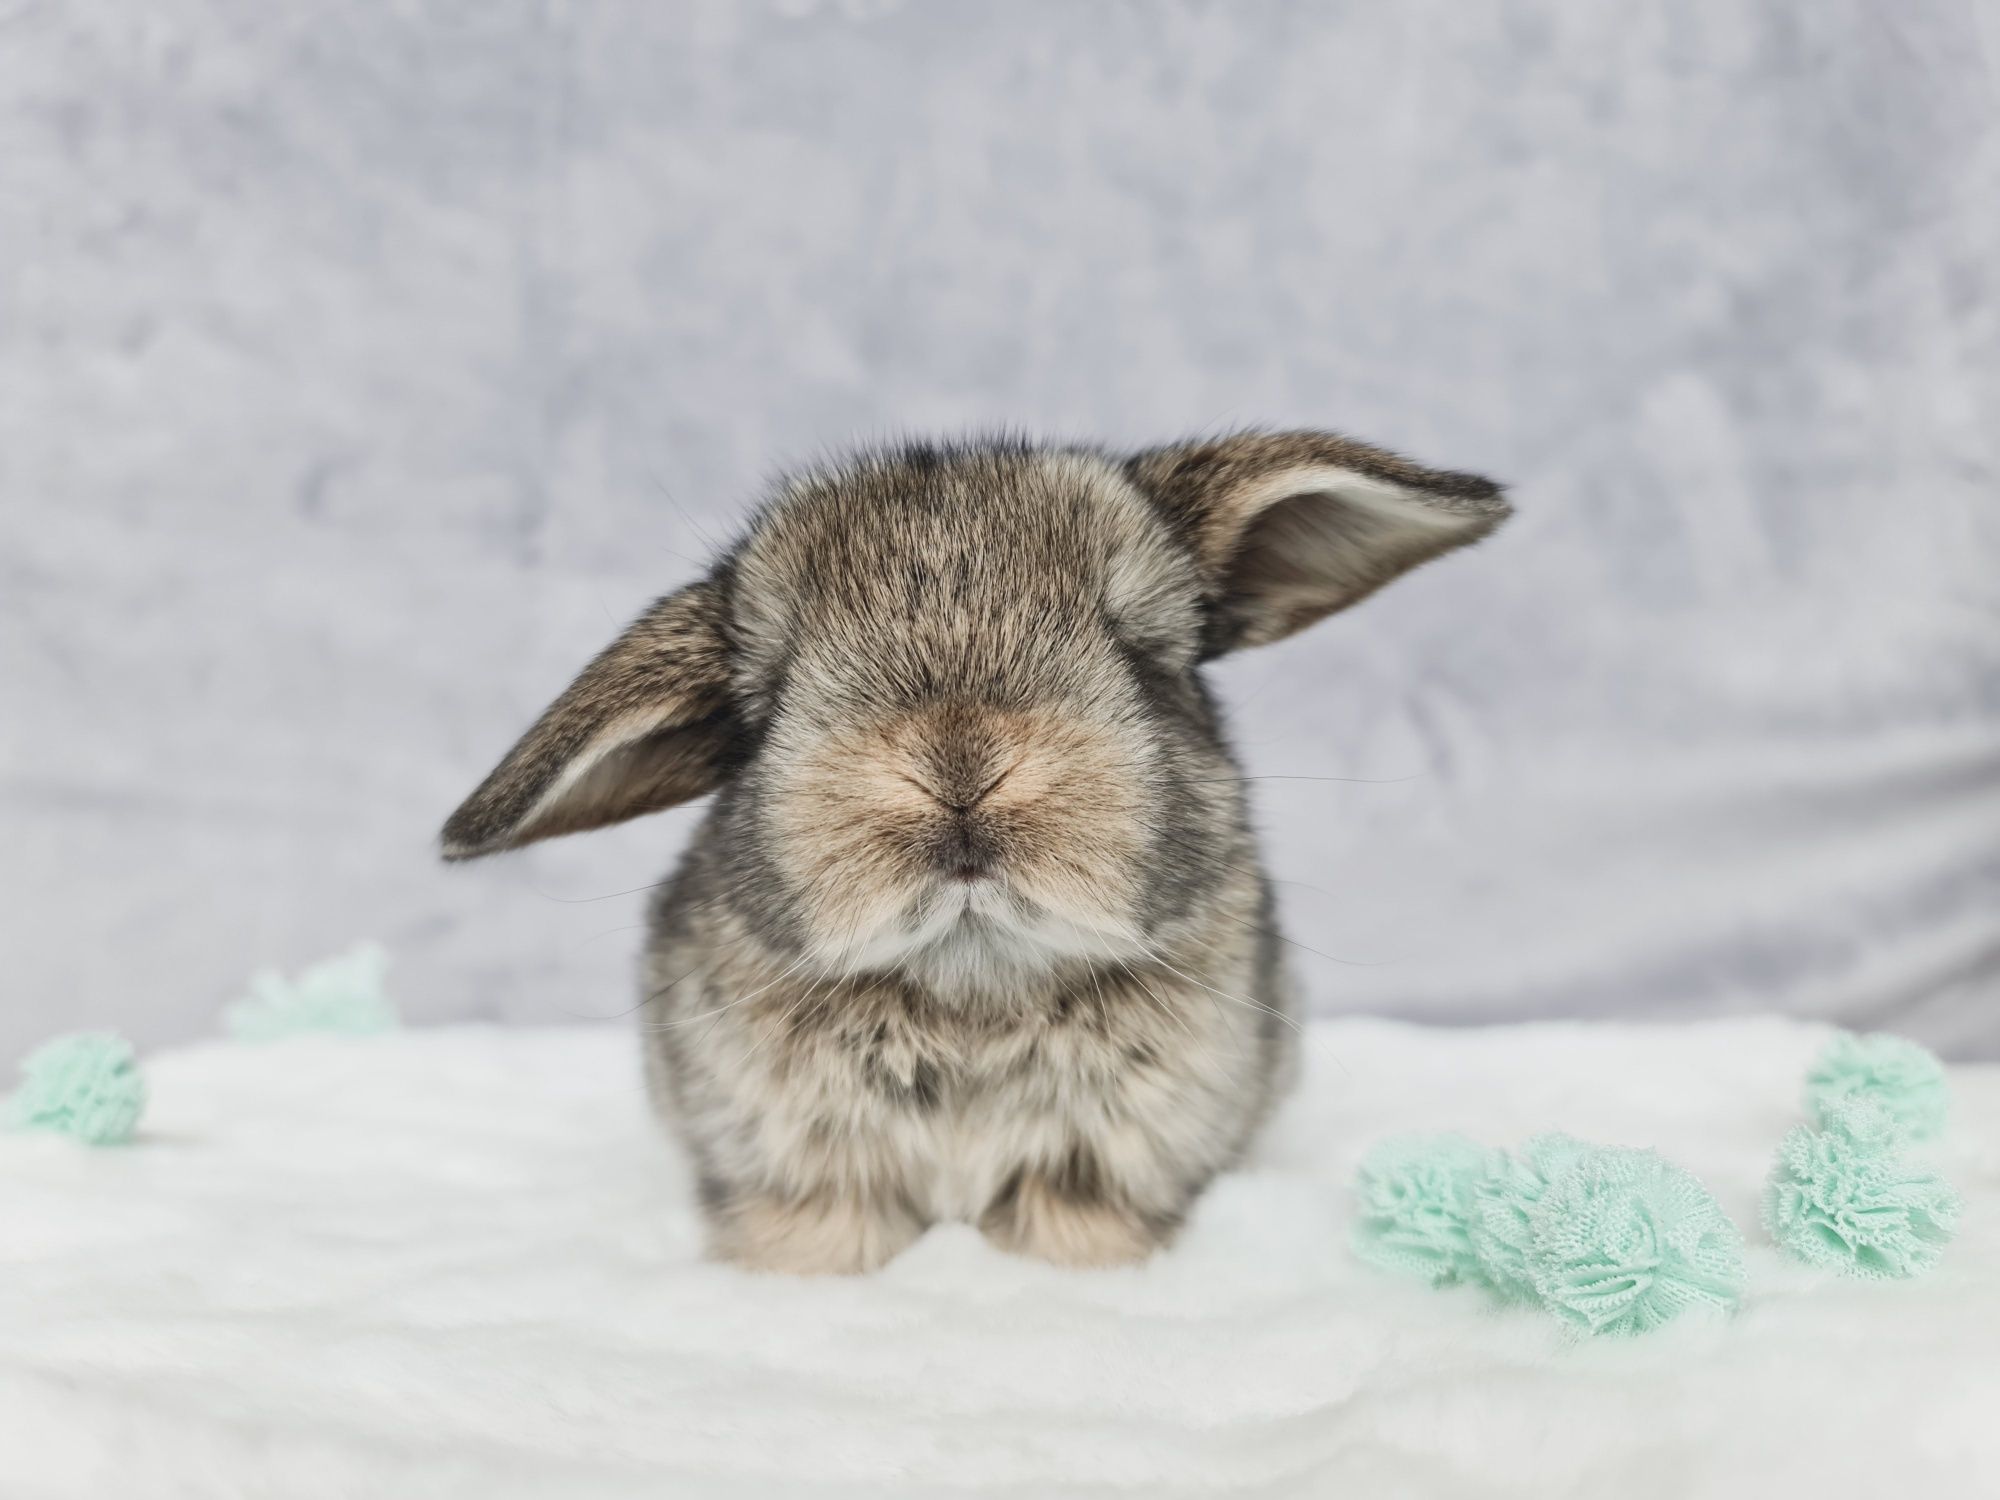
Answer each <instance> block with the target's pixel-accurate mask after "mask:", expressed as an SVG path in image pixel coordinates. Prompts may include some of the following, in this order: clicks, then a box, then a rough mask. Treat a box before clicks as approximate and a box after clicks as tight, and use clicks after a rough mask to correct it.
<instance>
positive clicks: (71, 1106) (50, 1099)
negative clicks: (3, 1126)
mask: <svg viewBox="0 0 2000 1500" xmlns="http://www.w3.org/2000/svg"><path fill="white" fill-rule="evenodd" d="M145 1109H146V1080H145V1077H144V1076H143V1075H142V1074H141V1073H140V1072H139V1064H138V1060H137V1059H136V1058H135V1057H134V1056H133V1053H132V1044H131V1043H130V1042H128V1041H126V1040H125V1039H124V1038H123V1037H121V1036H113V1035H111V1034H109V1033H102V1034H100V1033H94V1032H77V1033H74V1034H72V1035H70V1036H59V1037H57V1038H55V1039H54V1040H53V1041H49V1042H44V1043H43V1044H42V1045H41V1046H40V1047H37V1048H36V1049H35V1050H34V1051H33V1052H31V1053H29V1054H28V1057H27V1059H26V1060H25V1061H24V1062H23V1063H22V1064H21V1086H20V1088H18V1089H17V1090H15V1092H14V1097H13V1099H12V1100H11V1101H10V1102H9V1104H8V1123H10V1124H11V1125H12V1126H13V1127H14V1128H15V1129H16V1130H46V1131H52V1132H55V1133H57V1134H60V1135H67V1136H74V1137H75V1138H76V1139H77V1140H80V1141H84V1142H86V1143H88V1144H90V1145H92V1146H115V1145H119V1144H122V1143H123V1142H125V1141H129V1140H131V1139H132V1132H133V1131H134V1130H135V1129H137V1128H138V1124H139V1116H140V1115H141V1114H143V1113H144V1112H145Z"/></svg>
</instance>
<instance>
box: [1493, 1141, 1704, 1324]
mask: <svg viewBox="0 0 2000 1500" xmlns="http://www.w3.org/2000/svg"><path fill="white" fill-rule="evenodd" d="M1528 1228H1529V1243H1528V1247H1527V1252H1526V1256H1525V1260H1526V1264H1527V1270H1528V1274H1529V1277H1530V1279H1531V1280H1532V1281H1533V1283H1534V1286H1535V1291H1536V1292H1537V1293H1538V1294H1539V1295H1540V1297H1541V1299H1542V1302H1543V1304H1544V1305H1545V1306H1546V1307H1547V1308H1548V1309H1549V1311H1550V1312H1552V1313H1554V1314H1555V1315H1556V1316H1557V1317H1558V1318H1560V1319H1562V1320H1563V1321H1564V1322H1566V1323H1568V1324H1570V1325H1571V1326H1572V1327H1574V1328H1578V1329H1581V1330H1582V1331H1584V1332H1587V1333H1615V1334H1634V1333H1645V1332H1647V1331H1648V1330H1650V1329H1654V1328H1658V1327H1659V1326H1661V1325H1662V1324H1664V1323H1669V1322H1672V1321H1673V1320H1674V1319H1675V1318H1677V1317H1679V1316H1680V1315H1681V1314H1682V1313H1684V1312H1686V1311H1688V1310H1689V1309H1690V1308H1713V1309H1715V1310H1717V1311H1720V1312H1730V1311H1733V1310H1734V1309H1735V1307H1736V1303H1737V1301H1738V1299H1739V1298H1740V1297H1741V1295H1742V1289H1743V1237H1742V1236H1741V1235H1740V1234H1739V1233H1737V1230H1736V1226H1735V1225H1734V1224H1732V1223H1730V1221H1729V1216H1728V1215H1727V1214H1725V1213H1724V1212H1723V1211H1722V1206H1721V1205H1720V1204H1718V1203H1717V1202H1716V1201H1715V1199H1714V1197H1713V1196H1712V1195H1711V1194H1710V1193H1709V1191H1708V1189H1707V1188H1705V1187H1703V1186H1702V1185H1701V1183H1700V1182H1699V1181H1697V1180H1696V1179H1695V1178H1694V1177H1693V1176H1692V1175H1691V1174H1689V1173H1688V1172H1685V1171H1683V1170H1682V1169H1681V1168H1679V1167H1676V1166H1674V1165H1673V1164H1672V1163H1671V1162H1668V1161H1665V1160H1663V1159H1661V1158H1660V1157H1659V1156H1658V1155H1657V1154H1655V1153H1654V1152H1651V1151H1634V1150H1627V1149H1624V1148H1620V1147H1597V1148H1589V1149H1586V1150H1585V1152H1584V1153H1583V1154H1582V1155H1581V1156H1580V1157H1579V1158H1578V1159H1577V1160H1576V1161H1574V1162H1572V1163H1571V1164H1570V1165H1569V1166H1568V1167H1567V1168H1566V1169H1565V1170H1564V1171H1562V1172H1561V1173H1560V1175H1558V1176H1557V1177H1556V1179H1555V1180H1554V1181H1553V1182H1551V1183H1550V1184H1549V1185H1548V1188H1547V1190H1546V1191H1545V1192H1543V1194H1542V1195H1541V1197H1540V1199H1539V1200H1537V1202H1536V1203H1535V1205H1534V1207H1533V1208H1531V1209H1530V1210H1529V1211H1528Z"/></svg>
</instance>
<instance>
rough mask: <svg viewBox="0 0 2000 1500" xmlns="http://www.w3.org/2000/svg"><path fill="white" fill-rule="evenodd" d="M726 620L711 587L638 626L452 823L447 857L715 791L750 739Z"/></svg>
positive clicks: (594, 824) (690, 592)
mask: <svg viewBox="0 0 2000 1500" xmlns="http://www.w3.org/2000/svg"><path fill="white" fill-rule="evenodd" d="M721 612H722V601H721V598H720V594H719V591H718V590H717V589H716V587H715V585H714V584H713V583H710V582H702V583H696V584H691V585H690V586H688V587H687V588H684V589H682V590H680V592H678V593H675V594H669V595H668V596H667V597H666V598H664V599H662V600H660V601H659V602H658V603H656V604H655V605H653V607H652V608H651V609H649V610H647V611H646V612H645V613H644V614H643V615H641V616H640V617H639V618H638V619H637V620H635V621H633V623H632V624H631V625H630V626H629V627H627V628H626V630H625V632H624V634H622V635H620V636H619V637H618V639H617V640H615V641H613V642H612V643H611V644H610V645H609V646H607V647H606V648H605V649H604V650H603V652H601V653H600V654H599V655H598V657H597V659H596V660H595V661H593V662H592V663H591V664H590V665H589V666H587V667H585V668H584V669H583V671H582V673H581V674H580V675H579V676H578V677H577V679H576V681H575V682H572V683H571V684H570V685H569V686H568V687H567V688H566V689H564V691H563V694H562V696H561V697H559V698H557V699H556V701H555V702H553V703H551V704H550V705H549V706H548V708H547V710H546V711H544V712H543V714H542V716H541V717H540V718H539V719H537V720H536V721H535V724H534V727H533V728H531V729H530V730H529V731H528V732H527V733H526V734H524V735H523V736H521V742H520V743H519V744H518V745H516V746H515V747H514V748H513V749H512V750H509V751H508V752H507V755H506V758H505V759H504V760H502V761H501V762H500V764H499V765H497V766H495V767H494V768H493V772H492V774H491V775H489V776H488V777H487V778H486V779H485V780H484V781H482V782H481V783H480V784H479V789H478V790H477V791H475V792H474V793H473V794H472V795H471V796H470V797H468V798H466V799H465V803H464V805H463V806H462V807H460V808H459V810H458V811H457V812H455V813H453V814H452V815H451V817H450V819H449V820H448V821H447V822H446V823H445V825H444V833H443V835H442V838H441V843H442V845H443V852H444V857H445V858H446V859H472V858H475V857H477V856H479V855H482V854H493V853H497V852H498V851H500V850H502V849H514V848H518V847H519V846H520V845H522V844H531V843H533V842H534V841H535V840H537V839H545V838H552V837H554V836H555V835H557V834H562V833H579V832H581V831H583V830H584V829H586V828H601V827H603V826H604V825H606V824H608V823H620V822H623V821H624V820H625V819H627V818H636V817H638V816H640V815H641V814H642V813H650V812H658V811H660V810H661V809H662V808H668V807H672V806H674V805H675V804H677V803H681V802H686V801H687V800H689V799H690V798H692V797H699V796H700V795H701V794H702V793H704V792H708V791H712V790H714V789H715V787H716V786H717V785H718V784H719V783H720V782H721V781H722V779H723V777H724V775H725V774H726V773H727V770H728V767H729V764H730V758H731V752H732V750H733V749H734V748H735V745H736V742H737V737H738V725H737V722H736V719H735V716H734V714H733V713H732V711H731V706H730V700H729V692H728V688H729V671H728V651H727V647H726V645H725V642H724V637H723V632H722V619H721Z"/></svg>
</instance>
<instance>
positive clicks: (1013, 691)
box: [731, 449, 1199, 703]
mask: <svg viewBox="0 0 2000 1500" xmlns="http://www.w3.org/2000/svg"><path fill="white" fill-rule="evenodd" d="M735 572H736V579H735V587H734V588H733V589H732V591H731V594H732V604H733V620H734V624H735V627H736V641H737V645H738V647H739V657H738V662H737V666H736V677H737V682H738V686H739V690H740V691H741V692H743V693H744V694H745V695H746V696H751V697H754V696H756V695H757V694H758V693H760V692H762V691H764V690H766V689H767V688H768V687H769V686H770V685H771V684H773V683H775V682H780V681H788V680H790V679H792V678H795V677H797V676H799V675H801V674H803V675H807V676H812V675H815V674H818V675H822V676H825V677H827V678H829V679H833V680H838V681H840V682H842V683H844V684H847V685H849V686H852V685H853V682H854V679H855V677H856V675H857V673H859V672H862V671H866V672H868V673H870V674H871V675H872V676H873V677H874V679H875V682H874V684H873V685H874V686H875V687H876V688H877V689H878V690H879V693H880V695H881V697H882V701H885V702H887V701H894V702H898V703H910V702H917V701H924V700H928V699H933V698H936V697H939V696H943V695H951V694H963V695H969V696H977V697H983V698H986V699H989V700H1006V701H1012V702H1027V701H1033V700H1036V699H1043V700H1046V699H1049V698H1053V697H1059V696H1062V695H1065V694H1074V693H1077V692H1082V693H1085V694H1088V693H1090V692H1092V691H1093V690H1095V689H1096V688H1097V687H1098V686H1100V685H1101V684H1100V683H1098V682H1097V681H1096V680H1094V679H1093V677H1092V675H1091V671H1090V669H1091V667H1092V666H1093V665H1094V663H1093V662H1092V660H1091V658H1092V656H1093V654H1094V653H1093V652H1092V651H1090V650H1089V649H1088V648H1089V647H1090V646H1092V645H1094V644H1098V643H1099V642H1100V641H1102V642H1105V643H1110V642H1114V641H1115V640H1117V639H1119V638H1120V637H1119V636H1118V635H1117V634H1116V633H1115V632H1116V631H1119V630H1122V631H1125V632H1137V633H1142V634H1144V635H1145V637H1146V638H1147V639H1149V640H1155V641H1158V642H1160V643H1161V644H1167V645H1170V644H1171V643H1172V642H1173V640H1174V639H1175V638H1178V639H1179V640H1181V641H1183V642H1185V643H1186V647H1187V649H1188V650H1190V651H1191V650H1192V648H1193V645H1194V642H1195V636H1196V634H1197V632H1198V628H1199V625H1198V620H1197V615H1196V605H1197V597H1198V585H1197V582H1196V579H1195V576H1194V571H1193V564H1192V562H1191V560H1190V559H1189V557H1188V556H1187V554H1186V552H1185V551H1184V550H1183V549H1181V548H1179V547H1177V546H1175V545H1174V543H1173V541H1172V539H1171V538H1170V536H1169V534H1168V532H1167V528H1166V526H1165V525H1164V523H1163V522H1162V521H1161V519H1160V518H1159V515H1158V513H1157V512H1156V511H1155V510H1154V508H1153V507H1152V506H1151V505H1150V504H1149V503H1148V502H1147V501H1146V499H1145V498H1144V497H1143V496H1142V495H1140V494H1139V492H1138V491H1137V490H1135V489H1134V488H1133V487H1132V485H1131V483H1130V482H1129V481H1128V480H1127V479H1126V478H1125V477H1124V475H1123V474H1122V473H1121V471H1120V470H1119V469H1118V468H1117V467H1115V466H1114V465H1112V464H1111V463H1109V462H1108V461H1106V460H1105V459H1103V458H1100V457H1097V456H1095V455H1092V454H1087V453H1077V452H1061V451H1058V452H1034V451H1021V452H1010V451H1007V450H1004V449H1003V450H997V451H995V450H968V451H964V452H960V453H955V454H950V455H948V456H947V455H940V454H938V453H937V452H936V451H935V450H927V449H926V450H916V453H915V455H914V456H913V455H911V454H900V455H894V456H885V457H877V458H869V459H864V460H861V461H859V462H857V463H854V464H852V465H849V466H845V467H841V468H837V469H833V470H829V471H826V472H823V473H819V474H815V475H813V476H811V477H809V478H805V479H802V480H796V481H793V482H791V483H789V484H788V485H786V486H785V487H784V489H783V491H782V492H781V494H780V496H779V498H778V499H777V500H776V502H775V503H774V504H773V505H772V506H771V507H770V508H769V509H768V510H767V511H766V513H765V515H764V517H763V519H762V520H761V521H760V522H759V524H758V525H757V527H756V528H755V530H754V531H753V532H752V534H751V536H750V538H749V540H748V541H747V543H746V544H745V546H744V548H743V549H742V552H741V553H740V555H739V557H738V559H737V561H736V568H735ZM1107 626H1110V627H1112V629H1111V630H1107V629H1106V627H1107ZM1080 647H1081V648H1084V649H1082V650H1079V648H1080Z"/></svg>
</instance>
